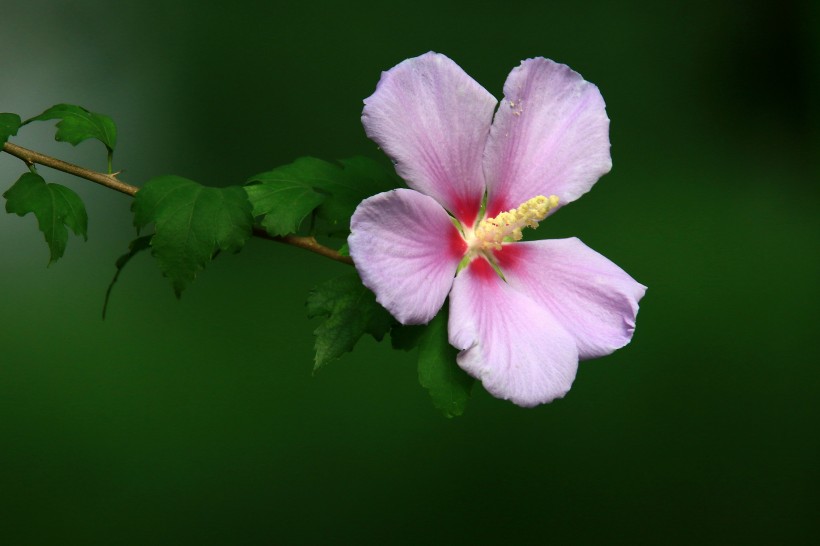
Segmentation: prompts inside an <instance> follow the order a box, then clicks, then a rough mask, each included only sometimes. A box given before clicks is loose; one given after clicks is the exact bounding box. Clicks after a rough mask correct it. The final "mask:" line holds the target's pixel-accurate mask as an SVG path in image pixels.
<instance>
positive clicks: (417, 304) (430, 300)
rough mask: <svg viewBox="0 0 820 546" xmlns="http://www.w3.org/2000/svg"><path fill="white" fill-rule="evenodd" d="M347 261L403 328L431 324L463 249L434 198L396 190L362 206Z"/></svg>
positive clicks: (355, 215) (356, 216) (353, 223)
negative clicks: (406, 325) (354, 266)
mask: <svg viewBox="0 0 820 546" xmlns="http://www.w3.org/2000/svg"><path fill="white" fill-rule="evenodd" d="M350 232H351V233H350V237H348V239H347V242H348V245H349V247H350V256H351V257H352V258H353V261H354V262H355V263H356V270H357V271H358V272H359V275H360V276H361V278H362V282H363V283H364V285H365V286H366V287H368V288H369V289H370V290H372V291H373V292H374V293H375V294H376V300H377V301H378V302H379V303H380V304H382V306H384V308H385V309H387V310H388V311H390V313H391V314H392V315H393V316H394V317H396V320H398V321H399V322H401V323H402V324H423V323H426V322H429V321H430V319H432V318H433V317H434V316H436V313H438V311H439V309H441V306H442V305H443V304H444V300H445V298H447V293H448V292H449V291H450V287H451V286H452V285H453V277H454V276H455V273H456V268H457V267H458V263H459V261H461V258H462V256H463V255H464V251H465V250H466V244H465V243H464V240H463V239H462V237H461V235H460V234H459V232H458V230H457V229H456V228H455V226H453V223H452V221H451V220H450V216H449V215H448V214H447V212H446V211H445V210H444V209H443V208H441V205H439V204H438V203H436V201H435V200H434V199H432V198H431V197H428V196H426V195H423V194H421V193H419V192H417V191H413V190H406V189H399V190H393V191H389V192H385V193H380V194H378V195H374V196H373V197H369V198H367V199H365V200H364V201H362V202H361V203H360V204H359V206H358V207H357V208H356V212H354V213H353V217H352V218H351V219H350Z"/></svg>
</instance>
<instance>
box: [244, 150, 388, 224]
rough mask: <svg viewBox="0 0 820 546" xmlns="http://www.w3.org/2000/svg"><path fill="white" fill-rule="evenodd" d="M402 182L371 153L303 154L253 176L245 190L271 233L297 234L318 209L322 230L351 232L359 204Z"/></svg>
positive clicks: (256, 213) (256, 214) (255, 212)
mask: <svg viewBox="0 0 820 546" xmlns="http://www.w3.org/2000/svg"><path fill="white" fill-rule="evenodd" d="M400 185H401V179H400V178H398V177H397V176H396V174H395V173H394V172H393V170H392V169H390V168H389V167H386V166H384V165H382V164H381V163H380V162H378V161H374V160H372V159H368V158H366V157H353V158H350V159H343V160H341V161H339V164H338V165H337V164H334V163H330V162H328V161H324V160H321V159H317V158H315V157H301V158H299V159H297V160H296V161H294V162H293V163H290V164H288V165H283V166H281V167H277V168H276V169H273V170H272V171H268V172H264V173H260V174H257V175H256V176H253V177H251V178H250V180H249V181H248V185H247V186H246V187H245V190H246V191H247V192H248V198H249V199H250V201H251V203H252V204H253V213H254V216H263V218H262V226H263V227H264V228H265V229H266V230H267V231H268V233H270V234H271V235H287V234H289V233H295V232H296V231H297V230H298V229H299V225H300V224H301V223H302V221H303V220H304V219H305V218H306V217H307V216H308V215H309V214H311V213H312V212H313V211H316V213H317V215H318V217H319V219H320V220H321V225H320V226H318V227H319V229H318V231H320V232H321V233H322V234H325V235H346V234H347V232H348V231H349V230H350V217H351V216H352V215H353V211H354V210H356V207H357V206H358V205H359V203H361V202H362V201H363V200H364V199H366V198H367V197H370V196H371V195H375V194H377V193H381V192H383V191H388V190H391V189H394V188H396V187H398V186H400Z"/></svg>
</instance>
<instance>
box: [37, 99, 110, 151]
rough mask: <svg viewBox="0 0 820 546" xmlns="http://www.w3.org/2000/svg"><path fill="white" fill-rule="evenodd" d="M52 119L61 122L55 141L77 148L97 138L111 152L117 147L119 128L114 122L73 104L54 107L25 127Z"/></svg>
mask: <svg viewBox="0 0 820 546" xmlns="http://www.w3.org/2000/svg"><path fill="white" fill-rule="evenodd" d="M50 119H59V120H60V121H59V122H58V123H57V134H56V135H55V137H54V139H55V140H58V141H60V142H68V143H69V144H72V145H74V146H76V145H77V144H79V143H80V142H83V141H84V140H88V139H89V138H96V139H97V140H99V141H100V142H102V143H103V144H105V147H106V148H108V151H109V152H113V151H114V148H115V147H116V146H117V126H116V125H114V120H112V119H111V118H110V117H108V116H106V115H104V114H95V113H94V112H89V111H88V110H86V109H85V108H83V107H81V106H75V105H73V104H57V105H55V106H52V107H51V108H49V109H48V110H46V111H45V112H43V113H42V114H40V115H39V116H35V117H33V118H31V119H28V120H26V122H25V123H24V124H23V125H25V124H26V123H31V122H32V121H46V120H50Z"/></svg>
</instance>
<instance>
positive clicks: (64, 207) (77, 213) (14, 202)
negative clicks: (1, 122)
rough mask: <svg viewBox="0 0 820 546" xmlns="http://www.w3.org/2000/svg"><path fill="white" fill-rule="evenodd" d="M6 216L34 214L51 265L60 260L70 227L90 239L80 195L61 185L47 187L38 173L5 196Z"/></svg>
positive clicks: (28, 177)
mask: <svg viewBox="0 0 820 546" xmlns="http://www.w3.org/2000/svg"><path fill="white" fill-rule="evenodd" d="M3 197H5V198H6V212H9V213H14V214H17V215H19V216H25V215H26V214H28V213H29V212H33V213H34V216H35V217H36V218H37V223H38V225H39V226H40V231H42V232H43V235H44V236H45V239H46V243H47V244H48V248H49V251H50V254H51V256H50V259H49V261H48V263H49V264H51V263H53V262H56V261H57V260H58V259H60V258H61V257H62V255H63V253H64V252H65V247H66V243H67V242H68V230H67V229H66V228H67V227H68V228H70V229H71V231H73V232H74V234H75V235H79V236H82V237H83V238H84V239H88V235H87V231H88V215H87V214H86V212H85V205H83V201H82V199H80V196H78V195H77V194H76V193H74V192H73V191H71V190H70V189H68V188H66V187H65V186H61V185H59V184H47V183H46V181H45V180H43V177H42V176H40V175H38V174H35V173H25V174H23V175H22V176H21V177H20V178H19V179H18V180H17V182H15V183H14V185H13V186H12V187H10V188H9V189H8V190H7V191H6V193H4V194H3Z"/></svg>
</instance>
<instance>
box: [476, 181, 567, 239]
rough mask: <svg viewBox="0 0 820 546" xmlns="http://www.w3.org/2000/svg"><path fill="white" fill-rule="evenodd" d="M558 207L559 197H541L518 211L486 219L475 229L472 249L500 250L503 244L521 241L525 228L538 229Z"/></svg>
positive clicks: (532, 200) (529, 201)
mask: <svg viewBox="0 0 820 546" xmlns="http://www.w3.org/2000/svg"><path fill="white" fill-rule="evenodd" d="M557 206H558V196H556V195H550V196H549V197H544V196H543V195H539V196H537V197H533V198H532V199H530V200H528V201H527V202H526V203H524V204H522V205H521V206H520V207H518V208H517V209H512V210H508V211H507V212H502V213H501V214H499V215H498V216H496V217H495V218H485V219H484V220H481V221H480V222H479V223H478V226H477V227H476V228H475V238H474V239H473V240H472V241H470V248H471V250H477V251H481V250H491V249H492V250H500V249H501V243H503V242H505V241H520V240H521V238H522V237H523V235H522V233H521V230H522V229H523V228H525V227H530V228H537V227H538V222H540V221H541V220H543V219H544V218H546V217H547V214H549V212H550V211H551V210H552V209H554V208H555V207H557Z"/></svg>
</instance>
